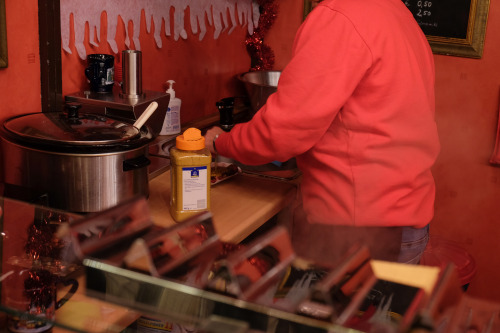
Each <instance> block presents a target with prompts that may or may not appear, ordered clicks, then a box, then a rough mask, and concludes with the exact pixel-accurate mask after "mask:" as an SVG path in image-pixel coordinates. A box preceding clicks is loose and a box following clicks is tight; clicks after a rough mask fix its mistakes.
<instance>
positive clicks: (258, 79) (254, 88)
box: [238, 71, 281, 114]
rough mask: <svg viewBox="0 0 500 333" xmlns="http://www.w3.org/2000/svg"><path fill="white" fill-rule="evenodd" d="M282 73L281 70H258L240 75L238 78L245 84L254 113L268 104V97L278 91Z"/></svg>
mask: <svg viewBox="0 0 500 333" xmlns="http://www.w3.org/2000/svg"><path fill="white" fill-rule="evenodd" d="M280 75H281V71H257V72H247V73H243V74H240V75H238V79H239V80H240V81H241V82H243V83H244V85H245V89H246V92H247V95H248V97H249V99H250V106H251V108H252V112H253V113H254V114H255V112H257V111H259V109H260V108H261V107H262V106H263V105H264V104H266V101H267V98H268V97H269V96H270V95H271V94H272V93H274V92H275V91H276V89H277V87H278V80H279V78H280Z"/></svg>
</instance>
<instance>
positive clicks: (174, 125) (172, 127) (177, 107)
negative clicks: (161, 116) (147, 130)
mask: <svg viewBox="0 0 500 333" xmlns="http://www.w3.org/2000/svg"><path fill="white" fill-rule="evenodd" d="M167 83H168V89H167V91H166V92H167V93H169V94H170V101H169V102H168V109H167V114H166V115H165V120H164V121H163V126H162V127H161V131H160V135H172V134H179V133H180V132H181V100H180V99H179V98H177V97H175V90H174V88H173V84H174V83H175V81H174V80H168V81H167Z"/></svg>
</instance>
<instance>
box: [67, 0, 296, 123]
mask: <svg viewBox="0 0 500 333" xmlns="http://www.w3.org/2000/svg"><path fill="white" fill-rule="evenodd" d="M277 3H279V10H280V12H279V15H278V17H277V19H276V21H275V22H274V24H273V27H272V31H271V32H270V33H269V34H268V35H266V43H273V44H276V46H275V47H273V49H274V51H275V56H276V66H275V69H281V68H283V66H284V65H285V64H286V62H287V60H288V59H289V57H290V45H291V43H292V40H293V37H294V35H295V31H296V29H297V27H298V25H299V24H300V22H301V20H302V5H301V6H297V2H294V1H284V0H282V1H277ZM185 15H186V18H188V17H189V7H188V10H187V11H186V13H185ZM110 23H111V20H110ZM106 28H107V18H106V15H102V16H101V31H106ZM140 29H141V32H140V38H139V40H140V43H141V52H142V80H143V82H142V86H143V90H154V91H164V90H165V89H166V84H165V82H166V81H167V80H170V79H173V80H174V81H176V83H175V84H174V89H175V91H176V97H178V98H180V99H181V100H182V106H181V121H182V122H187V121H190V120H193V119H195V118H197V117H200V116H202V115H208V114H212V113H215V112H217V109H216V107H215V102H216V101H218V100H219V99H221V98H224V97H229V96H236V95H238V94H242V93H244V91H243V90H242V86H241V83H239V82H238V81H237V80H236V79H235V76H236V74H240V73H244V72H246V71H248V70H249V68H250V57H249V55H248V53H247V51H246V48H245V39H246V37H247V27H246V26H243V27H242V26H238V27H236V28H235V29H234V30H233V31H232V33H231V34H228V33H227V32H222V33H221V34H220V36H219V37H218V39H214V38H213V27H212V26H210V25H208V24H207V33H206V35H205V37H204V38H203V40H201V41H199V39H198V35H193V34H192V33H191V27H190V26H189V19H186V31H187V32H188V38H187V39H186V40H183V39H182V38H179V40H177V41H175V40H174V39H173V38H172V37H166V36H165V34H164V31H165V27H164V23H163V25H162V27H154V29H161V38H162V48H158V47H157V46H156V43H155V41H154V37H153V34H152V33H150V34H148V33H147V31H146V24H145V18H144V12H143V14H142V19H141V26H140ZM87 30H88V28H87ZM129 31H130V30H129ZM152 31H153V28H152ZM92 38H93V36H92ZM106 38H107V36H106V35H105V34H101V36H100V41H101V42H100V44H99V46H98V47H95V46H92V45H90V44H89V43H88V32H87V38H86V39H85V42H86V51H87V55H88V54H92V53H108V54H113V53H112V51H111V49H110V47H109V45H108V44H107V42H106V41H107V39H106ZM124 38H125V24H124V23H123V21H122V20H121V19H120V20H119V21H118V26H117V38H116V41H117V44H118V48H119V53H118V54H115V67H118V66H121V59H120V57H121V51H122V50H124V49H126V45H125V42H124ZM268 39H269V40H268ZM70 48H71V50H72V54H69V53H66V52H65V51H63V52H62V65H63V66H62V67H63V95H66V94H70V93H73V92H75V91H82V90H88V89H89V86H88V83H87V81H86V78H85V76H84V74H83V73H84V69H85V67H86V61H85V60H81V59H80V58H79V56H78V55H77V52H76V49H75V47H74V40H73V39H71V40H70ZM134 48H135V46H134V45H133V41H131V49H134Z"/></svg>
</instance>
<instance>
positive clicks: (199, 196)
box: [170, 127, 212, 222]
mask: <svg viewBox="0 0 500 333" xmlns="http://www.w3.org/2000/svg"><path fill="white" fill-rule="evenodd" d="M211 161H212V155H211V153H210V151H209V150H208V148H205V138H204V137H203V136H202V135H201V131H200V130H199V129H197V128H193V127H191V128H188V129H187V130H185V131H184V133H183V134H182V135H179V136H177V138H176V140H175V146H174V147H172V148H170V163H171V168H170V175H171V178H170V186H171V191H170V214H171V215H172V217H173V219H174V220H175V221H177V222H181V221H183V220H185V219H186V218H188V217H190V216H193V215H195V214H198V213H200V212H202V211H206V210H209V209H210V163H211Z"/></svg>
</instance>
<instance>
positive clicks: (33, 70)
mask: <svg viewBox="0 0 500 333" xmlns="http://www.w3.org/2000/svg"><path fill="white" fill-rule="evenodd" d="M5 11H6V26H7V49H8V62H9V64H8V67H7V68H0V119H2V118H5V117H8V116H12V115H16V114H20V113H28V112H37V111H40V110H41V99H40V92H41V89H40V54H39V45H38V2H37V1H36V0H15V1H5Z"/></svg>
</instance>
